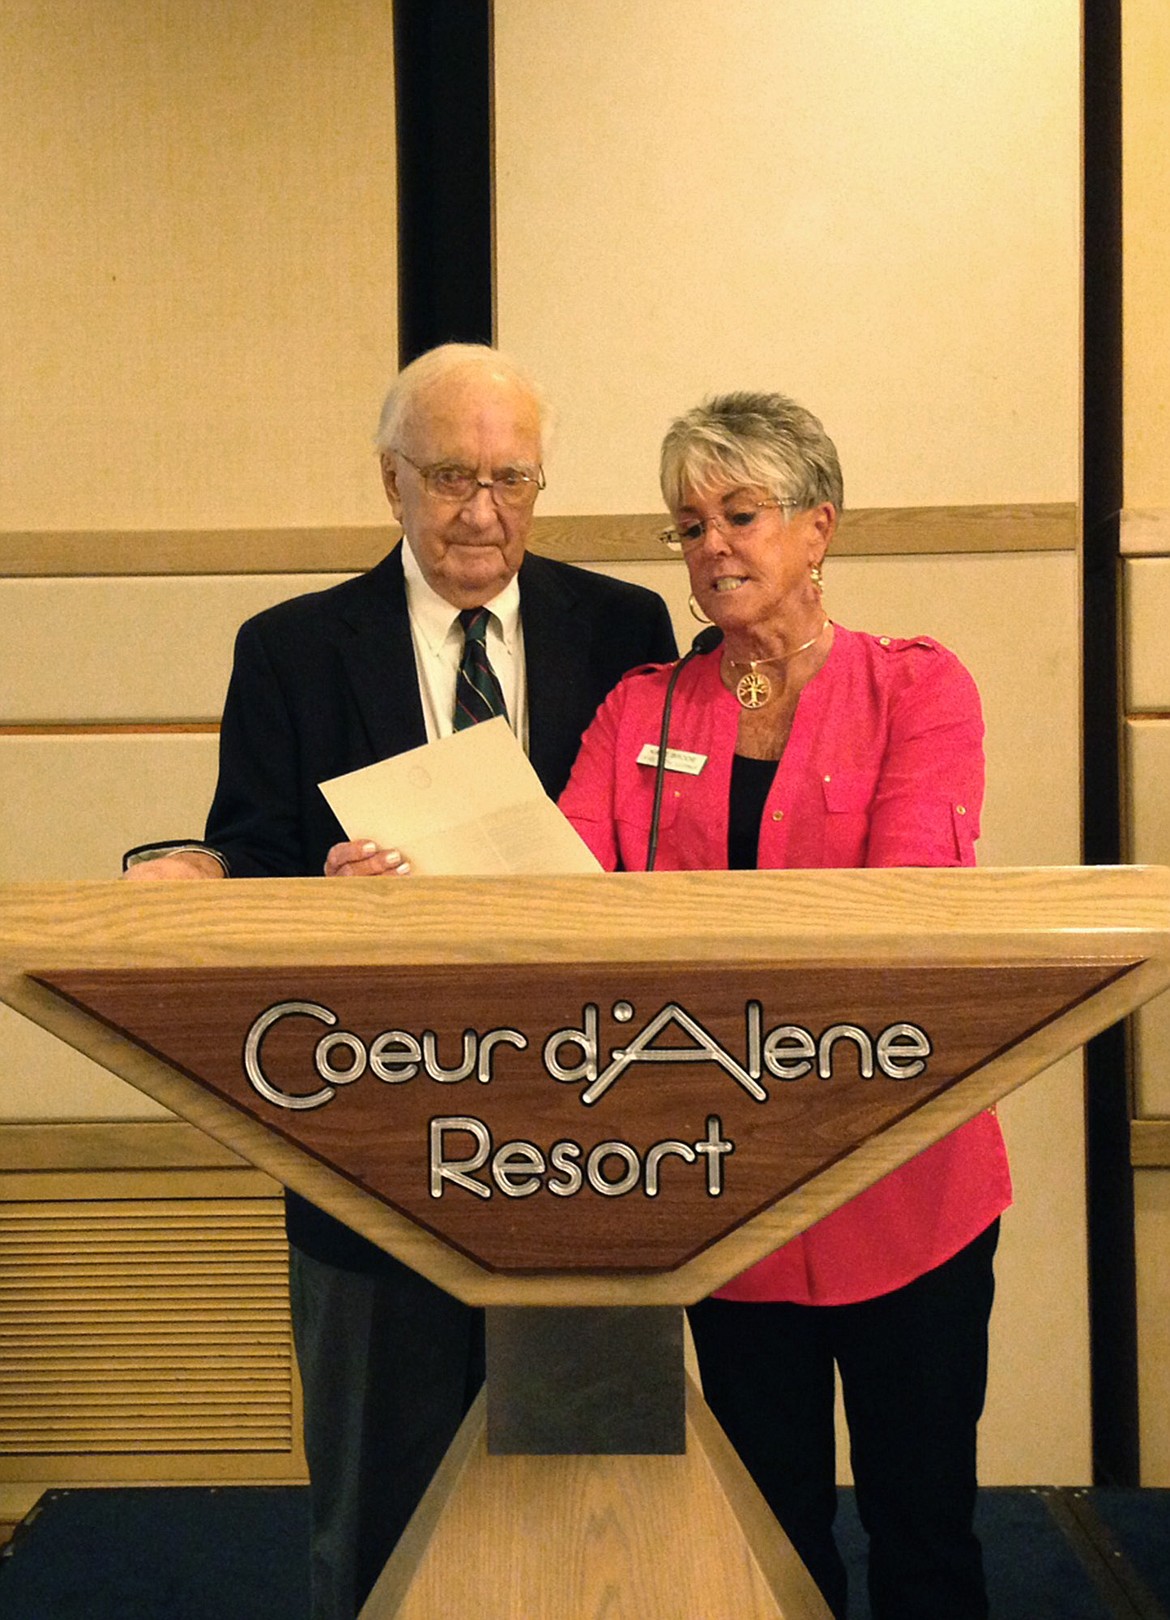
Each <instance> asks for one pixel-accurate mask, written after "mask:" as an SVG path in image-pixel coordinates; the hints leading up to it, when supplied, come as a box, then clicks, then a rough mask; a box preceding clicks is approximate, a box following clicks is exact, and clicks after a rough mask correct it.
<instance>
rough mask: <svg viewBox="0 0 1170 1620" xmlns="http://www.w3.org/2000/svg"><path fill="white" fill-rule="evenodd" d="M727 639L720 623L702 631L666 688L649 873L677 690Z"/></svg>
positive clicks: (648, 853)
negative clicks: (690, 667) (688, 671)
mask: <svg viewBox="0 0 1170 1620" xmlns="http://www.w3.org/2000/svg"><path fill="white" fill-rule="evenodd" d="M722 640H723V631H722V630H720V628H719V626H718V625H717V624H709V625H708V626H707V628H706V629H705V630H700V631H699V633H698V635H697V636H696V637H695V639H694V641H692V642H691V650H690V652H688V653H686V654H685V655H684V656H683V657H682V658H680V659H679V661H678V663H677V664H676V665H675V666H674V668H673V669H672V670H671V672H670V680H669V681H668V682H667V686H666V697H665V698H664V699H663V702H662V729H661V731H660V732H659V734H658V764H657V767H656V768H655V772H654V808H653V810H652V811H651V813H650V837H649V839H648V841H647V845H646V870H647V872H653V870H654V860H655V857H656V855H657V854H658V822H659V818H660V817H661V815H662V790H663V788H664V786H665V784H666V745H667V740H668V738H669V736H670V709H671V705H672V704H673V702H674V688H675V683H676V682H677V680H678V678H679V676H680V675H681V674H682V672H683V669H684V668H685V666H686V665H687V664H689V663H690V661H691V659H692V658H697V657H698V656H699V655H700V654H701V653H709V652H712V651H713V650H714V649H715V648H716V647H718V645H719V643H720V642H721V641H722Z"/></svg>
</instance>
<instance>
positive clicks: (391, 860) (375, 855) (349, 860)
mask: <svg viewBox="0 0 1170 1620" xmlns="http://www.w3.org/2000/svg"><path fill="white" fill-rule="evenodd" d="M409 871H410V862H409V861H408V860H406V859H405V857H404V856H403V854H402V851H401V850H399V849H381V848H380V847H379V846H378V845H377V844H375V843H374V842H373V840H372V839H369V838H364V839H363V838H359V839H357V840H355V841H354V842H352V843H348V844H334V846H333V848H332V849H331V850H330V851H329V853H328V855H326V857H325V876H326V877H405V876H406V874H407V873H408V872H409Z"/></svg>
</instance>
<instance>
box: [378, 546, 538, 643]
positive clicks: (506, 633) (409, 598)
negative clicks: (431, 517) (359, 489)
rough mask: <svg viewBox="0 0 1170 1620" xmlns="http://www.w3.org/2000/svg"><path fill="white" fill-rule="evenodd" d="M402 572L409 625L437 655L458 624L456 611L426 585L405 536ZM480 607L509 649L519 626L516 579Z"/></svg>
mask: <svg viewBox="0 0 1170 1620" xmlns="http://www.w3.org/2000/svg"><path fill="white" fill-rule="evenodd" d="M402 572H403V575H404V577H405V580H406V605H407V609H408V611H409V613H410V619H411V623H412V624H413V625H414V627H415V629H416V630H417V631H418V632H419V634H420V635H421V636H422V637H423V639H424V640H425V641H426V642H427V643H428V645H429V646H430V647H431V649H432V651H435V652H437V651H438V650H439V648H440V647H441V646H442V645H443V643H444V642H445V641H446V639H447V637H448V636H449V635H450V634H451V631H452V628H453V627H454V626H455V625H456V624H457V623H458V620H459V609H458V608H456V607H452V606H451V604H450V602H448V601H446V600H445V598H443V597H441V596H440V595H439V593H438V591H436V590H435V589H434V588H433V587H432V586H431V585H430V584H428V582H427V580H426V578H425V577H424V575H423V571H422V569H421V568H420V567H419V564H418V558H417V557H416V556H415V554H414V552H413V550H412V549H411V545H410V541H409V540H407V539H406V537H405V535H404V536H403V539H402ZM483 605H484V607H486V608H487V609H488V610H489V612H491V613H494V614H495V616H496V619H497V620H498V621H499V625H500V632H501V634H502V636H503V638H504V644H505V646H507V647H509V648H511V647H513V646H514V644H515V639H516V632H517V630H518V628H519V625H520V579H519V576H518V575H514V576H513V577H512V578H511V579H510V580H509V581H508V583H507V584H506V585H505V586H504V588H503V590H502V591H501V592H500V594H499V595H498V596H494V597H493V598H492V599H491V601H490V602H485V603H484V604H483Z"/></svg>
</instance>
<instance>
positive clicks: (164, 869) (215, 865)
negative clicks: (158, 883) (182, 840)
mask: <svg viewBox="0 0 1170 1620" xmlns="http://www.w3.org/2000/svg"><path fill="white" fill-rule="evenodd" d="M226 876H227V874H226V873H225V871H224V869H223V867H222V866H221V865H220V863H219V862H218V861H217V860H216V858H215V856H214V855H204V854H203V852H202V850H198V849H184V850H179V851H178V852H177V853H176V854H174V855H159V856H158V857H157V858H156V859H155V860H153V861H135V862H134V864H133V865H132V866H129V867H127V869H126V871H125V872H123V873H122V878H123V881H125V882H127V883H144V882H147V883H148V882H151V881H153V880H155V879H160V878H161V879H163V880H164V881H166V880H172V879H175V878H186V879H188V880H190V879H197V878H221V877H226Z"/></svg>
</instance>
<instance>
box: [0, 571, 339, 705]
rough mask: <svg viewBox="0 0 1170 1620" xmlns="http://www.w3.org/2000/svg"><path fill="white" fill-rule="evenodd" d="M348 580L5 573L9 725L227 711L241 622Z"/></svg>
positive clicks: (2, 669)
mask: <svg viewBox="0 0 1170 1620" xmlns="http://www.w3.org/2000/svg"><path fill="white" fill-rule="evenodd" d="M340 577H342V576H338V575H326V574H322V575H315V576H314V575H303V574H302V575H295V576H288V575H265V574H260V575H239V576H231V577H217V576H210V577H206V578H204V577H198V578H191V577H182V576H179V577H174V578H138V579H119V578H111V579H8V580H0V623H2V624H4V625H5V627H6V633H5V635H4V637H3V638H2V639H0V724H8V725H15V724H30V723H31V724H53V723H61V722H65V723H68V722H78V723H81V722H84V723H88V724H93V723H99V722H131V723H132V722H135V721H143V720H147V721H173V720H218V719H219V717H220V714H221V712H222V710H223V698H224V693H225V691H226V690H227V683H228V675H229V674H230V672H231V666H232V646H233V643H234V641H235V635H236V631H237V630H238V629H239V627H240V625H241V624H242V622H243V621H244V620H245V619H246V618H248V617H249V616H250V615H251V614H253V613H258V612H259V611H260V609H261V608H265V607H269V606H270V605H271V604H272V603H273V602H280V601H283V600H284V599H285V598H286V597H289V596H297V595H299V594H300V593H301V592H302V591H308V590H320V589H321V588H322V587H324V586H327V585H332V584H335V583H336V581H337V579H338V578H340Z"/></svg>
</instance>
